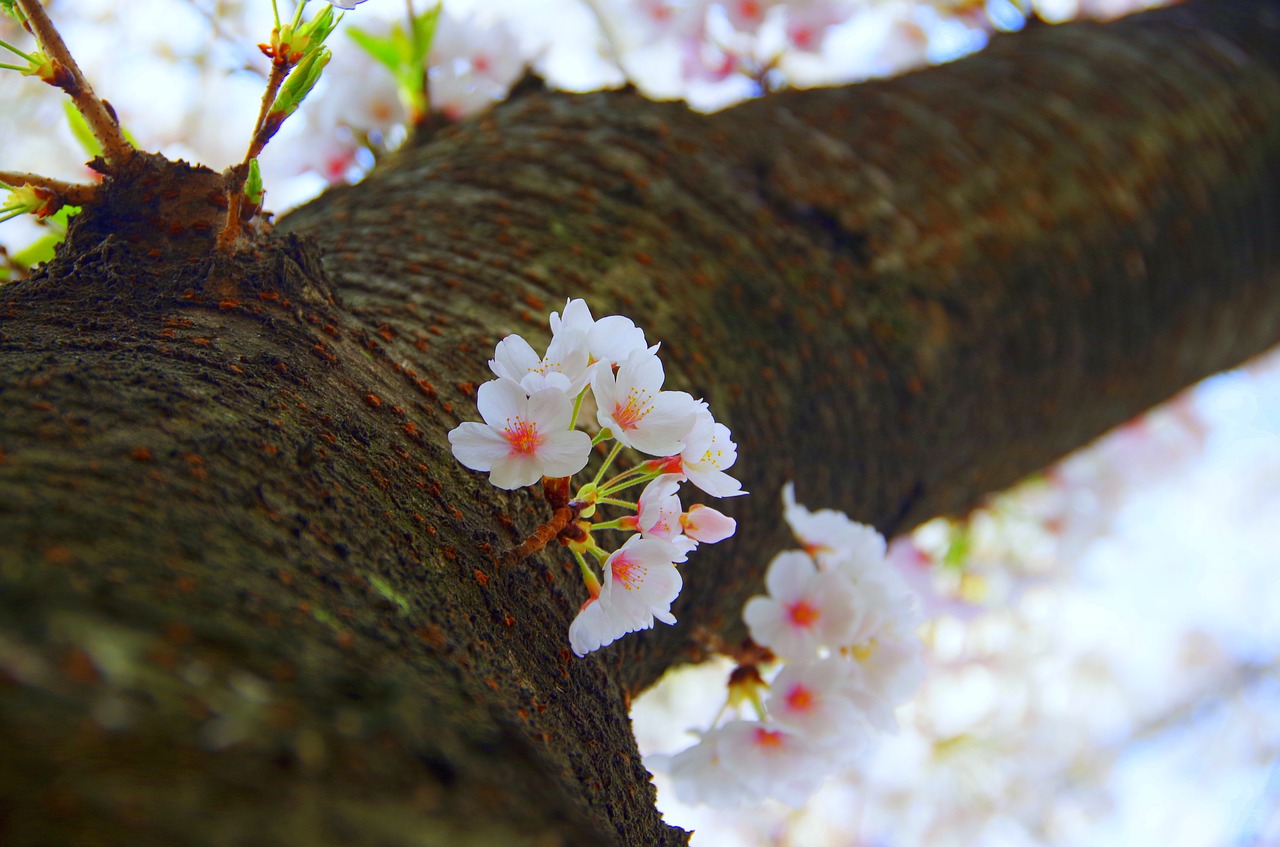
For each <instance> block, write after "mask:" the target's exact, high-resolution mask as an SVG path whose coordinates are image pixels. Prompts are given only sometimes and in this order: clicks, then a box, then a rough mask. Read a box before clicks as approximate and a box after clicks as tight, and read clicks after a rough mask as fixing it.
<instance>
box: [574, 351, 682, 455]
mask: <svg viewBox="0 0 1280 847" xmlns="http://www.w3.org/2000/svg"><path fill="white" fill-rule="evenodd" d="M664 378H665V375H664V374H663V370H662V362H661V361H659V360H658V357H657V356H656V355H655V354H654V353H652V352H651V351H649V350H636V351H633V352H632V353H631V355H629V356H628V357H627V359H626V361H624V362H623V363H622V366H621V367H620V368H619V369H618V373H617V375H616V376H615V375H614V373H613V372H612V371H610V370H608V369H606V368H597V369H596V372H595V375H594V376H593V377H592V378H591V388H592V390H593V391H594V393H595V397H596V405H597V407H598V411H597V412H596V417H597V419H598V420H599V421H600V426H601V427H602V428H605V429H608V430H609V431H610V432H611V433H612V434H613V437H614V438H616V439H617V440H618V441H619V442H620V443H622V444H623V445H625V446H627V447H630V448H632V449H633V450H639V451H640V452H641V453H648V454H649V455H650V456H671V455H674V454H676V453H679V452H680V451H681V450H683V449H684V446H685V445H684V442H683V441H682V438H683V437H684V435H685V434H686V433H688V432H689V429H690V427H691V426H692V425H693V422H694V417H695V411H696V406H695V401H694V399H693V398H692V397H690V396H689V395H688V394H686V393H685V392H683V391H662V390H661V388H662V382H663V379H664Z"/></svg>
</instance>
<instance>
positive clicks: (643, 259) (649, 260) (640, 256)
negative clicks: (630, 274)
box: [636, 253, 653, 265]
mask: <svg viewBox="0 0 1280 847" xmlns="http://www.w3.org/2000/svg"><path fill="white" fill-rule="evenodd" d="M636 261H637V262H639V263H640V264H642V265H652V264H653V257H652V256H650V255H649V254H648V253H637V254H636Z"/></svg>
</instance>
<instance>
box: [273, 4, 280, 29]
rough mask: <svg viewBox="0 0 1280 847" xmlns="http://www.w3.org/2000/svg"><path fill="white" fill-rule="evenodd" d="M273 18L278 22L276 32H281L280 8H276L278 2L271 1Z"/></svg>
mask: <svg viewBox="0 0 1280 847" xmlns="http://www.w3.org/2000/svg"><path fill="white" fill-rule="evenodd" d="M271 16H272V17H273V18H275V21H276V32H279V31H280V8H279V7H278V6H276V0H271Z"/></svg>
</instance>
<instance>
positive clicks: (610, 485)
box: [596, 471, 662, 503]
mask: <svg viewBox="0 0 1280 847" xmlns="http://www.w3.org/2000/svg"><path fill="white" fill-rule="evenodd" d="M627 476H628V475H627V474H619V475H618V476H616V477H614V478H613V479H611V480H609V481H608V482H607V483H605V484H604V485H602V486H600V490H599V491H598V492H596V502H597V503H606V502H608V500H607V499H606V498H608V496H609V495H610V494H617V493H618V492H619V491H622V490H624V489H627V488H631V487H632V486H634V485H641V484H642V483H646V482H649V481H650V480H653V479H657V478H658V477H660V476H662V474H659V473H654V472H652V471H651V472H649V473H646V474H644V475H642V476H638V477H636V478H635V479H627Z"/></svg>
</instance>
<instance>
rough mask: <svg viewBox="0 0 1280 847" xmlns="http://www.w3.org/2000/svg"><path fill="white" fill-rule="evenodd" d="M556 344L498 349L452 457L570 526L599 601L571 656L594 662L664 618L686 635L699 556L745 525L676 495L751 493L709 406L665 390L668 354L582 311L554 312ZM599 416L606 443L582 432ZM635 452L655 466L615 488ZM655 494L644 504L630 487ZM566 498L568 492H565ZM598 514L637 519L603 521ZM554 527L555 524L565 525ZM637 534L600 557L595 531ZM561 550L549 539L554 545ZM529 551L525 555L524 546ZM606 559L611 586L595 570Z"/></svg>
mask: <svg viewBox="0 0 1280 847" xmlns="http://www.w3.org/2000/svg"><path fill="white" fill-rule="evenodd" d="M551 332H552V337H551V343H550V345H549V346H548V347H547V350H546V353H545V354H543V355H541V356H539V355H538V353H537V351H535V350H534V349H533V347H532V346H530V344H529V342H527V341H525V340H524V339H523V338H521V337H520V336H518V335H508V336H507V337H506V338H504V339H502V340H501V341H500V342H498V346H497V348H496V349H495V351H494V357H493V359H492V360H491V361H490V362H489V368H490V370H492V371H493V373H494V375H495V376H496V377H497V379H495V380H493V381H491V382H487V383H485V384H484V385H482V386H480V389H479V391H478V392H477V394H476V400H477V405H478V406H479V411H480V416H481V417H482V418H483V419H484V423H474V422H467V423H463V424H461V425H460V426H458V427H457V428H456V429H454V430H453V431H452V432H450V433H449V442H450V444H452V445H453V455H454V456H455V457H456V458H457V459H458V461H460V462H461V463H462V464H464V465H466V466H467V467H468V468H471V469H472V470H476V471H485V472H488V474H489V481H490V482H492V483H493V484H494V485H495V486H497V487H498V488H504V489H508V490H510V489H515V488H522V487H524V486H527V485H532V484H534V483H535V482H537V481H538V480H540V479H541V480H543V483H544V488H545V490H546V492H547V499H548V502H550V503H551V504H552V505H553V506H554V507H556V508H557V511H558V512H563V510H565V509H567V510H568V511H567V513H564V514H566V515H567V519H562V520H561V521H560V523H559V524H555V523H549V524H548V525H547V526H548V527H551V532H550V533H548V535H554V536H555V537H557V538H559V539H560V540H561V542H562V543H563V544H564V545H565V546H567V547H568V548H569V549H570V550H571V551H572V552H573V554H574V557H575V558H576V559H577V561H578V565H579V568H580V570H581V572H582V578H583V582H584V583H585V585H586V587H587V593H588V594H589V597H588V599H587V601H586V603H584V604H583V606H582V609H581V610H580V611H579V613H578V616H577V618H576V619H575V620H574V621H573V624H572V626H571V627H570V628H569V642H570V644H571V646H572V647H573V651H574V652H575V653H577V654H578V655H579V656H584V655H586V654H587V653H590V652H591V651H593V650H597V649H599V648H601V647H603V646H605V645H607V644H611V643H613V642H614V641H615V640H617V639H618V638H620V637H621V636H623V635H625V634H626V633H628V632H635V631H637V630H641V629H649V628H650V627H652V626H653V622H654V620H655V619H656V620H660V621H662V622H663V623H667V624H671V623H675V618H674V617H672V616H671V603H672V602H673V601H674V600H675V598H676V596H677V595H678V594H679V593H680V588H681V586H682V584H683V582H682V580H681V577H680V573H679V570H678V569H677V568H676V566H677V565H678V564H681V563H683V562H685V561H686V560H687V558H688V554H689V553H690V552H691V551H692V550H693V549H695V548H696V547H697V546H698V545H699V544H712V543H715V542H717V541H722V540H724V539H725V538H728V537H729V536H730V535H732V534H733V533H734V531H735V530H736V528H737V524H736V523H735V522H734V520H733V519H732V518H729V517H726V516H725V515H723V514H721V513H720V512H718V511H717V510H715V509H712V508H710V507H707V506H703V505H695V506H693V507H691V508H690V509H689V510H688V511H685V510H684V509H683V507H682V506H681V504H680V497H679V494H678V493H677V492H678V489H679V487H680V484H681V483H683V482H690V483H692V484H693V485H694V486H696V487H698V488H700V489H702V490H703V491H704V492H706V493H708V494H710V495H712V496H715V497H733V496H736V495H739V494H744V493H746V492H744V491H743V490H742V485H741V483H739V482H738V481H737V480H736V479H734V478H733V477H731V476H729V474H727V473H726V472H725V469H726V468H728V467H730V466H732V465H733V463H734V461H735V460H736V458H737V450H736V447H735V445H734V443H733V441H732V440H731V438H730V433H729V430H728V428H727V427H725V426H724V424H721V423H717V422H716V420H715V419H714V418H713V417H712V416H711V412H710V411H709V409H708V408H707V404H706V403H705V402H703V401H701V400H695V399H694V398H693V397H692V396H691V395H689V394H686V393H685V392H683V391H666V390H663V388H662V384H663V381H664V379H665V374H664V372H663V369H662V362H661V361H660V360H659V359H658V355H657V354H658V345H656V344H655V345H653V346H652V347H650V346H648V344H647V342H646V341H645V337H644V331H643V330H641V329H640V328H639V327H637V326H636V325H635V323H633V322H632V321H631V319H630V318H625V317H622V316H620V315H610V316H608V317H604V318H601V319H599V320H595V319H593V318H592V317H591V311H590V309H589V308H588V307H587V304H586V302H585V301H583V300H570V301H569V302H568V303H566V305H565V309H564V314H563V315H561V314H560V313H558V312H552V313H551ZM591 409H594V410H595V411H594V417H595V422H596V423H597V424H598V425H599V431H598V432H597V433H596V435H595V436H594V437H592V436H591V435H588V434H587V433H586V432H583V431H580V430H578V429H576V428H575V427H576V425H577V424H578V423H579V421H580V419H589V418H590V417H591V414H590V410H591ZM610 440H612V441H613V442H614V444H613V447H612V448H611V449H610V450H609V451H608V454H607V456H606V457H605V459H604V462H603V463H602V465H601V466H600V468H599V470H598V471H597V472H596V474H595V475H594V478H593V479H592V480H591V481H590V482H587V483H585V484H584V485H582V486H581V487H579V489H578V491H577V493H576V494H574V495H573V497H572V498H570V497H569V496H568V491H569V485H568V479H567V478H568V477H571V476H573V475H574V474H576V473H578V472H579V471H581V470H582V469H583V468H585V467H586V466H587V462H588V460H589V459H590V457H591V452H592V448H593V447H594V446H595V445H597V444H602V443H604V442H606V441H610ZM624 447H629V448H631V449H633V450H635V451H638V452H640V453H644V454H647V455H649V456H653V457H656V458H654V459H651V460H648V461H643V462H641V463H639V464H637V465H635V466H634V467H632V468H631V469H630V470H626V471H623V472H621V473H619V474H616V475H615V476H613V477H611V478H609V479H606V478H605V477H606V474H607V473H608V471H609V468H610V466H611V465H612V464H613V462H614V460H615V459H616V458H617V457H618V455H619V453H620V452H621V451H622V449H623V448H624ZM644 483H648V484H647V485H646V486H645V488H644V490H643V491H642V492H641V493H640V496H639V498H638V499H637V500H636V501H635V502H630V501H627V500H624V499H622V496H623V492H624V491H625V490H627V489H629V488H633V487H635V486H638V485H641V484H644ZM560 491H563V492H564V493H563V494H559V493H556V492H560ZM598 506H616V507H620V508H622V509H625V510H626V511H627V512H628V514H624V515H623V516H622V517H619V518H616V519H614V520H610V521H600V520H596V521H593V520H592V518H594V517H595V516H596V511H597V507H598ZM553 520H554V519H553ZM606 529H609V530H622V531H626V532H633V533H635V534H634V535H632V536H630V537H629V538H628V539H627V540H626V541H625V542H624V543H623V544H622V545H621V546H620V547H618V549H616V550H614V551H612V552H610V551H607V550H605V549H604V548H602V547H601V546H600V545H599V543H598V542H597V540H596V536H594V535H593V534H592V533H593V531H595V530H606ZM548 540H549V539H548ZM522 550H523V548H522ZM587 555H590V556H592V557H593V558H595V559H596V561H597V563H598V565H599V566H600V569H601V577H597V576H596V573H595V571H594V570H593V569H592V568H591V566H590V565H589V564H588V563H587V559H586V556H587Z"/></svg>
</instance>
